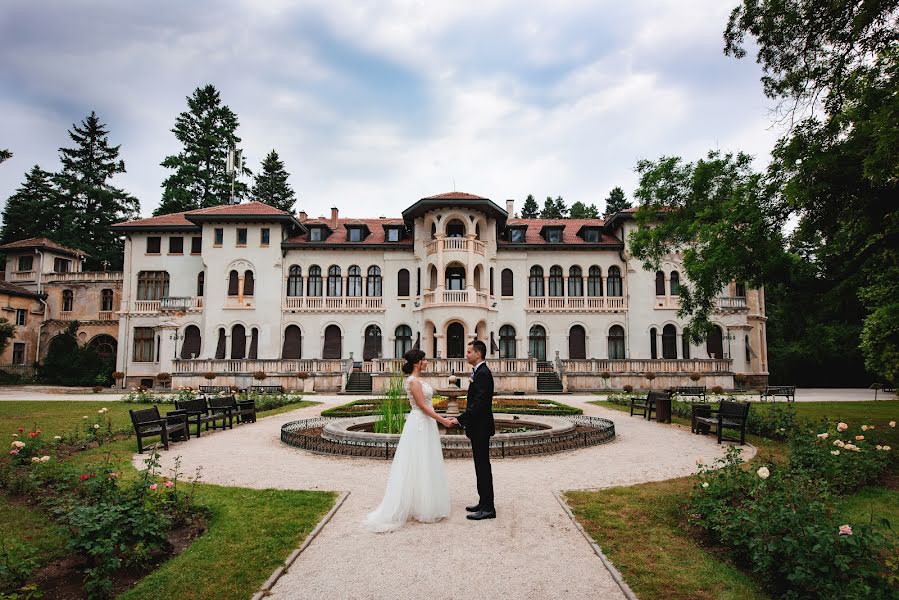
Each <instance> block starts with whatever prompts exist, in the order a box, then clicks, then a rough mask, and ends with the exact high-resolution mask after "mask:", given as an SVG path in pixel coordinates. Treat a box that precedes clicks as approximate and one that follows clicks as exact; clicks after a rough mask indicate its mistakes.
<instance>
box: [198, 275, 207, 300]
mask: <svg viewBox="0 0 899 600" xmlns="http://www.w3.org/2000/svg"><path fill="white" fill-rule="evenodd" d="M205 294H206V273H204V272H203V271H200V272H199V273H197V297H198V298H202V297H203V296H204V295H205Z"/></svg>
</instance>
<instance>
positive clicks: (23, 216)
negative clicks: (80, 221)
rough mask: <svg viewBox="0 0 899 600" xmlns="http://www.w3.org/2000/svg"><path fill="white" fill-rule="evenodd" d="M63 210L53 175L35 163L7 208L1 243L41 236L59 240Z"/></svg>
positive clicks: (0, 237) (0, 238) (0, 234)
mask: <svg viewBox="0 0 899 600" xmlns="http://www.w3.org/2000/svg"><path fill="white" fill-rule="evenodd" d="M59 209H60V205H59V198H58V195H57V193H56V188H54V187H53V174H52V173H48V172H47V171H44V170H43V169H41V168H40V167H39V166H37V165H35V166H34V167H32V169H31V170H30V171H29V172H28V173H26V174H25V183H23V184H22V185H21V187H19V189H18V190H16V193H15V194H13V195H12V196H10V197H9V199H8V200H7V201H6V205H5V206H4V207H3V229H2V230H0V243H3V244H8V243H9V242H14V241H16V240H24V239H27V238H30V237H38V236H47V237H50V238H53V239H56V234H57V233H58V232H59V231H60V226H61V224H62V219H61V215H60V214H59Z"/></svg>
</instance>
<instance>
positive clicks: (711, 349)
mask: <svg viewBox="0 0 899 600" xmlns="http://www.w3.org/2000/svg"><path fill="white" fill-rule="evenodd" d="M705 351H706V353H707V354H708V355H709V358H724V339H723V334H722V333H721V328H720V327H718V326H717V325H712V328H711V330H710V331H709V336H708V337H707V338H706V339H705Z"/></svg>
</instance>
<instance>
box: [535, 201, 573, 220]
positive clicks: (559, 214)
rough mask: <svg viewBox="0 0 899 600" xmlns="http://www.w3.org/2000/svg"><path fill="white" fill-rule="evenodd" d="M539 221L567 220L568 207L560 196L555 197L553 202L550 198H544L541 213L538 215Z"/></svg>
mask: <svg viewBox="0 0 899 600" xmlns="http://www.w3.org/2000/svg"><path fill="white" fill-rule="evenodd" d="M540 218H541V219H567V218H568V207H567V206H566V205H565V201H564V200H563V199H562V196H557V197H556V199H555V200H553V199H552V197H551V196H547V197H546V202H544V203H543V211H542V212H541V213H540Z"/></svg>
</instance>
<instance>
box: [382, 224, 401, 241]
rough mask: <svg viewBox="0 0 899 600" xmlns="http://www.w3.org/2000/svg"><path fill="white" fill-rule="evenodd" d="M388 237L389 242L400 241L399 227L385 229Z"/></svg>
mask: <svg viewBox="0 0 899 600" xmlns="http://www.w3.org/2000/svg"><path fill="white" fill-rule="evenodd" d="M385 232H386V234H387V235H386V237H387V241H388V242H398V241H400V237H401V236H400V228H399V227H387V228H386V229H385Z"/></svg>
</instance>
